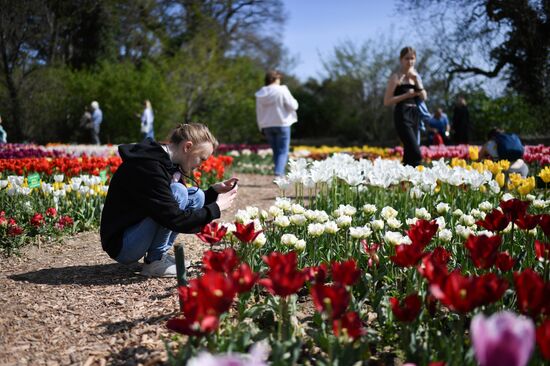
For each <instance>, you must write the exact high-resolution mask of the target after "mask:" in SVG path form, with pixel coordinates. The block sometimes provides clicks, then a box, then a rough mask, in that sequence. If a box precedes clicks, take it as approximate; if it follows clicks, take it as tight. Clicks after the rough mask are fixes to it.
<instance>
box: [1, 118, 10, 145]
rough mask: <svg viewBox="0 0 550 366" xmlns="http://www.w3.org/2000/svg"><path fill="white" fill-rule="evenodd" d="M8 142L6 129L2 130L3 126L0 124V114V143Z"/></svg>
mask: <svg viewBox="0 0 550 366" xmlns="http://www.w3.org/2000/svg"><path fill="white" fill-rule="evenodd" d="M7 143H8V133H7V132H6V130H4V126H2V116H0V144H7Z"/></svg>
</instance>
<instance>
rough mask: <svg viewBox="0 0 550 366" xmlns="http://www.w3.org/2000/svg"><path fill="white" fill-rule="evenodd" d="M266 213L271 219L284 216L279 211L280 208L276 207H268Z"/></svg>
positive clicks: (280, 210) (281, 211)
mask: <svg viewBox="0 0 550 366" xmlns="http://www.w3.org/2000/svg"><path fill="white" fill-rule="evenodd" d="M267 212H268V213H269V216H270V217H271V218H275V217H278V216H282V215H284V212H283V210H282V209H280V208H279V207H277V206H271V207H269V209H268V210H267Z"/></svg>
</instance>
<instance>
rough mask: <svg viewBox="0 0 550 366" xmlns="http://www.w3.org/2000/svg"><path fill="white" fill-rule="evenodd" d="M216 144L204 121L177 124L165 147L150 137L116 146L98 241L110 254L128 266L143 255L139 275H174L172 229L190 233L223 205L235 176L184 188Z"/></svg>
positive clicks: (214, 216) (227, 204) (229, 198)
mask: <svg viewBox="0 0 550 366" xmlns="http://www.w3.org/2000/svg"><path fill="white" fill-rule="evenodd" d="M217 146H218V142H217V140H216V138H215V137H214V136H213V135H212V134H211V133H210V131H209V130H208V128H207V127H206V126H205V125H202V124H198V123H191V124H182V125H180V126H179V127H177V128H176V129H175V130H174V131H173V132H172V134H171V136H170V142H169V144H168V145H161V144H159V143H157V142H155V141H153V140H152V139H149V138H147V139H145V140H144V141H143V142H141V143H138V144H129V145H121V146H120V147H119V154H120V157H121V158H122V164H121V165H120V167H119V168H118V170H117V171H116V172H115V174H114V175H113V177H112V179H111V182H110V184H109V191H108V192H107V198H106V199H105V205H104V207H103V212H102V215H101V229H100V233H101V245H102V247H103V250H105V251H106V252H107V253H108V254H109V256H110V257H111V258H113V259H114V260H116V261H117V262H119V263H123V264H130V263H134V262H137V261H138V260H139V259H141V258H142V257H145V260H144V265H143V269H142V271H141V274H142V275H144V276H152V277H175V276H176V266H175V260H174V258H173V257H172V256H170V255H168V251H169V250H170V248H171V247H172V245H173V244H174V240H175V238H176V236H177V234H178V233H195V232H198V231H199V230H200V228H201V227H202V226H204V225H206V224H207V223H209V222H210V221H212V220H215V219H217V218H219V217H220V212H221V211H223V210H225V209H227V208H229V207H230V206H231V204H232V203H233V200H234V199H235V196H236V193H237V187H236V183H237V179H236V178H231V179H229V180H227V181H225V182H220V183H216V184H214V185H212V186H211V187H210V188H209V189H208V190H206V191H203V190H201V189H200V188H198V187H196V186H190V187H187V186H186V185H185V184H184V181H185V178H188V179H190V180H191V181H193V179H192V177H193V175H192V172H193V169H195V168H197V167H198V166H199V165H200V164H201V163H202V162H203V161H205V160H206V159H208V157H209V156H210V155H212V153H213V151H214V149H215V148H216V147H217Z"/></svg>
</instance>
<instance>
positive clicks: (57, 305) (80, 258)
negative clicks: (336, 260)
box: [0, 174, 278, 366]
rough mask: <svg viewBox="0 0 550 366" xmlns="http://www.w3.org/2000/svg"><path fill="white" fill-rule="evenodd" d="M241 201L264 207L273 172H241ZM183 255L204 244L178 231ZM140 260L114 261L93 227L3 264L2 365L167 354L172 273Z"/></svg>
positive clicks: (136, 359)
mask: <svg viewBox="0 0 550 366" xmlns="http://www.w3.org/2000/svg"><path fill="white" fill-rule="evenodd" d="M239 177H240V178H241V182H240V191H239V197H238V202H237V203H236V205H235V207H234V208H233V210H232V211H231V212H227V213H224V215H223V217H222V219H226V220H231V218H232V215H233V214H234V212H235V211H236V210H237V209H240V208H244V207H245V206H248V205H254V206H259V207H262V208H267V207H269V205H270V204H271V203H272V202H273V201H274V198H275V196H276V195H277V193H278V190H277V187H276V186H275V185H273V184H272V183H271V180H272V178H271V177H267V176H258V175H244V174H243V175H240V176H239ZM177 241H181V242H185V245H186V246H185V248H186V255H187V259H190V260H191V261H192V262H196V261H197V260H200V257H201V255H202V251H203V250H204V249H206V246H205V245H204V244H202V243H201V242H200V241H199V240H198V239H196V238H195V237H194V236H192V235H180V236H179V237H178V239H177ZM139 270H140V266H139V265H134V266H130V267H129V266H123V265H119V264H117V263H115V262H113V261H112V260H111V259H110V258H109V257H108V256H107V255H106V254H105V253H104V252H103V251H102V250H101V244H100V241H99V235H98V233H96V232H89V233H82V234H79V235H76V236H74V237H70V238H66V239H65V240H64V241H63V242H62V243H59V244H49V245H44V246H42V247H41V248H37V247H30V248H27V249H25V250H24V251H23V254H22V255H21V256H20V257H18V258H8V259H3V260H2V262H1V264H0V307H1V309H2V316H1V317H0V365H69V364H85V365H86V366H89V365H137V364H155V363H157V362H159V361H163V360H165V358H166V352H165V351H164V343H163V339H167V337H168V336H169V333H168V332H167V331H166V329H165V327H164V323H165V321H166V320H167V319H168V318H170V317H171V316H172V315H173V314H174V313H175V311H176V310H177V307H178V304H177V297H176V295H175V291H174V290H175V285H176V282H175V279H147V278H144V277H141V276H139V275H138V274H137V273H138V272H139Z"/></svg>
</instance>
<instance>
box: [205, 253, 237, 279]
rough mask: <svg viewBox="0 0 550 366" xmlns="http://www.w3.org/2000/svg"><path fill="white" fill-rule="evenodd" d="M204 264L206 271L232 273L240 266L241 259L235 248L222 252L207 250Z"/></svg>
mask: <svg viewBox="0 0 550 366" xmlns="http://www.w3.org/2000/svg"><path fill="white" fill-rule="evenodd" d="M202 263H203V268H204V270H205V271H216V272H222V273H231V271H233V270H234V269H235V267H237V265H238V264H239V258H238V257H237V252H236V251H235V249H233V248H227V249H224V250H223V251H221V252H215V251H212V250H207V251H206V252H204V256H203V258H202Z"/></svg>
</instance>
